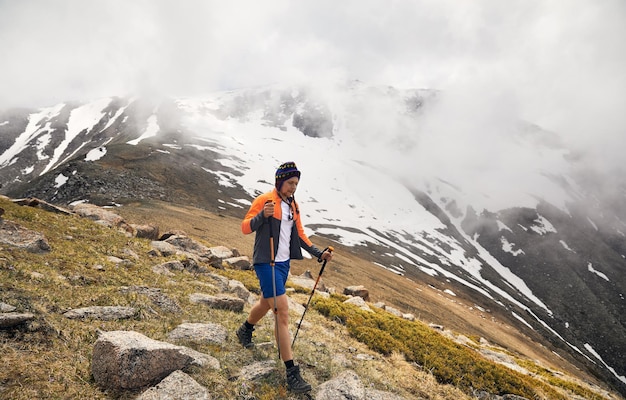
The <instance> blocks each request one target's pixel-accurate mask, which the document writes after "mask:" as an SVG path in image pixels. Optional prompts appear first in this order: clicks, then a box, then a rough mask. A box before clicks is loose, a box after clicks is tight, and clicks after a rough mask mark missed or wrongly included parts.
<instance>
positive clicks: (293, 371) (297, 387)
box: [287, 365, 311, 393]
mask: <svg viewBox="0 0 626 400" xmlns="http://www.w3.org/2000/svg"><path fill="white" fill-rule="evenodd" d="M287 390H289V391H291V392H293V393H306V392H310V391H311V385H309V384H308V383H307V382H306V381H305V380H304V379H302V376H300V367H299V366H297V365H295V366H293V367H291V368H288V369H287Z"/></svg>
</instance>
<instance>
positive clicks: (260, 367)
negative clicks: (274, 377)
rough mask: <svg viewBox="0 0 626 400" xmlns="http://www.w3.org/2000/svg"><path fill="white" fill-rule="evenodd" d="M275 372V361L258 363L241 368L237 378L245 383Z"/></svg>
mask: <svg viewBox="0 0 626 400" xmlns="http://www.w3.org/2000/svg"><path fill="white" fill-rule="evenodd" d="M275 370H276V361H275V360H265V361H259V362H256V363H253V364H250V365H246V366H245V367H243V368H242V369H241V371H240V373H239V378H240V379H243V380H246V381H255V380H258V379H263V378H265V377H267V376H269V375H271V374H272V373H273V372H274V371H275Z"/></svg>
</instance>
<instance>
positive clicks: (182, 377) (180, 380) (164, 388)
mask: <svg viewBox="0 0 626 400" xmlns="http://www.w3.org/2000/svg"><path fill="white" fill-rule="evenodd" d="M176 399H185V400H210V399H211V395H210V394H209V391H208V390H207V389H206V388H205V387H203V386H202V385H200V384H199V383H198V382H196V381H195V380H194V379H193V378H192V377H190V376H189V375H187V374H186V373H184V372H182V371H174V372H172V373H171V374H169V375H168V376H167V377H166V378H165V379H163V380H162V381H161V382H159V383H158V384H157V385H156V386H153V387H151V388H150V389H148V390H146V391H145V392H143V393H142V394H141V395H140V396H139V397H137V400H176Z"/></svg>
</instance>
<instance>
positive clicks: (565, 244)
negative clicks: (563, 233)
mask: <svg viewBox="0 0 626 400" xmlns="http://www.w3.org/2000/svg"><path fill="white" fill-rule="evenodd" d="M559 243H561V246H563V248H564V249H565V250H569V251H571V252H572V253H576V252H575V251H574V250H572V249H571V248H570V247H569V246H568V245H567V243H565V241H564V240H559Z"/></svg>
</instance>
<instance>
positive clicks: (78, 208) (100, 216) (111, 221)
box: [73, 203, 133, 234]
mask: <svg viewBox="0 0 626 400" xmlns="http://www.w3.org/2000/svg"><path fill="white" fill-rule="evenodd" d="M73 210H74V212H75V213H76V214H78V215H80V216H81V217H83V218H89V219H91V220H93V221H96V222H97V223H99V224H102V225H104V226H107V227H110V228H117V229H120V230H121V231H123V232H125V233H128V234H132V232H133V228H131V226H130V225H128V224H127V223H126V221H124V218H122V217H120V216H119V215H117V214H115V213H113V212H111V211H108V210H105V209H104V208H102V207H99V206H96V205H95V204H89V203H80V204H76V205H75V206H74V207H73Z"/></svg>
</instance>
